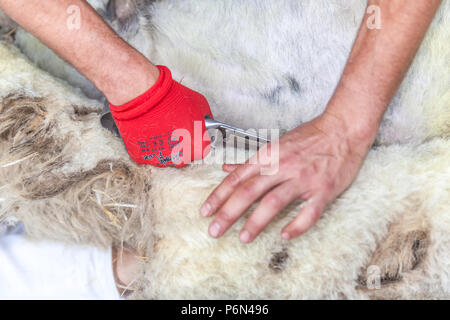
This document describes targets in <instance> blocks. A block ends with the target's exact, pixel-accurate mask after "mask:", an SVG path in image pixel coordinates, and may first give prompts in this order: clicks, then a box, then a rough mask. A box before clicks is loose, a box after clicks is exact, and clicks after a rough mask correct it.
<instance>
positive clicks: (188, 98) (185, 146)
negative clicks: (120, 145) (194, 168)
mask: <svg viewBox="0 0 450 320" xmlns="http://www.w3.org/2000/svg"><path fill="white" fill-rule="evenodd" d="M158 68H159V70H160V76H159V79H158V81H157V82H156V83H155V85H154V86H153V87H151V88H150V89H149V90H148V91H147V92H145V93H144V94H142V95H141V96H139V97H137V98H136V99H134V100H132V101H130V102H128V103H126V104H124V105H122V106H114V105H111V104H110V110H111V114H112V116H113V117H114V120H115V122H116V125H117V127H118V128H119V131H120V134H121V136H122V139H123V141H124V143H125V146H126V148H127V151H128V154H129V155H130V157H131V159H133V160H134V161H135V162H136V163H139V164H150V165H154V166H158V167H169V166H171V167H173V166H175V167H183V166H185V165H186V164H187V163H189V162H192V161H194V160H199V159H202V158H203V157H204V156H206V155H207V154H208V152H209V148H210V140H209V136H208V133H207V132H206V127H205V116H206V115H207V116H209V117H211V118H212V113H211V110H210V108H209V104H208V101H206V99H205V97H203V96H202V95H201V94H199V93H198V92H195V91H193V90H191V89H189V88H187V87H185V86H183V85H181V84H180V83H178V82H176V81H174V80H173V79H172V74H171V73H170V70H169V69H168V68H167V67H164V66H158Z"/></svg>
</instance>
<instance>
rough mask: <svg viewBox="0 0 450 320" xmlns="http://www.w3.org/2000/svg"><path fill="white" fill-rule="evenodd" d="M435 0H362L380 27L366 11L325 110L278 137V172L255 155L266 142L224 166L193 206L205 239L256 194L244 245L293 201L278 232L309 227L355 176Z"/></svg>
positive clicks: (292, 233)
mask: <svg viewBox="0 0 450 320" xmlns="http://www.w3.org/2000/svg"><path fill="white" fill-rule="evenodd" d="M440 4H441V0H415V1H407V0H369V1H368V6H372V5H376V6H378V8H379V10H380V12H381V21H382V24H381V29H373V28H368V26H369V25H371V24H370V23H371V22H372V21H371V20H369V21H368V19H369V17H370V15H369V14H368V15H366V16H365V18H364V20H363V22H362V24H361V27H360V30H359V33H358V36H357V38H356V40H355V43H354V46H353V48H352V51H351V54H350V57H349V59H348V62H347V64H346V67H345V69H344V72H343V75H342V77H341V80H340V82H339V84H338V86H337V88H336V90H335V92H334V94H333V96H332V98H331V99H330V101H329V102H328V105H327V107H326V109H325V112H324V113H323V114H322V115H321V116H319V117H317V118H315V119H314V120H312V121H310V122H308V123H305V124H302V125H300V126H299V127H297V128H295V129H293V130H292V131H290V132H288V133H287V134H285V135H284V136H282V137H281V138H280V139H279V141H277V142H278V143H279V156H278V157H277V158H276V159H277V161H279V163H278V166H279V169H278V170H277V172H276V173H275V174H272V175H263V174H262V171H261V169H262V168H264V167H265V166H267V163H263V162H259V163H258V162H257V161H255V160H254V159H255V157H256V156H258V155H259V156H262V155H264V154H269V155H270V152H272V148H271V147H272V144H273V143H272V144H268V145H266V146H265V147H263V148H261V149H260V151H259V152H258V153H257V155H256V156H255V157H253V159H250V160H249V161H247V162H246V163H245V164H240V165H224V166H223V170H225V171H226V172H229V175H228V176H227V177H226V178H225V179H224V180H223V181H222V183H221V184H220V185H219V186H218V187H217V188H216V189H215V190H214V191H213V192H212V193H211V194H210V196H209V197H208V198H207V199H206V201H205V203H204V204H203V206H202V207H201V209H200V212H201V213H202V215H204V216H206V217H210V216H213V215H215V217H214V219H213V220H212V222H211V223H210V225H209V234H210V235H211V236H212V237H214V238H218V237H220V236H222V235H223V234H224V233H225V232H226V231H227V230H228V229H229V228H230V227H231V226H232V225H233V224H234V223H235V222H236V221H237V220H238V219H239V218H240V217H241V216H242V215H243V214H244V213H245V211H246V210H247V209H248V208H249V207H250V206H251V205H252V204H253V203H254V202H256V201H257V200H261V201H260V203H259V205H258V206H257V208H256V209H255V211H254V212H253V213H252V214H251V215H250V217H249V218H248V220H247V221H246V223H245V225H244V227H243V229H242V230H241V232H240V235H239V237H240V240H241V241H242V242H244V243H248V242H251V241H253V240H254V239H255V238H256V237H257V236H258V234H259V233H260V232H261V231H262V230H263V229H264V228H265V227H266V226H267V225H268V224H269V223H270V221H271V220H272V219H273V218H274V217H275V216H276V215H277V214H278V213H280V212H281V211H282V209H283V208H285V207H286V206H287V205H288V204H289V203H291V202H292V201H294V200H297V199H300V200H304V201H306V203H305V206H304V207H303V208H302V209H301V210H300V212H299V214H298V215H297V217H296V218H294V219H293V220H292V221H291V222H290V223H289V224H288V225H287V226H285V227H284V228H283V229H282V230H281V236H282V238H283V239H286V240H288V239H293V238H295V237H298V236H299V235H301V234H303V233H305V232H306V231H307V230H308V229H309V228H311V227H312V226H313V225H314V223H315V222H316V221H317V220H318V219H319V217H320V215H321V214H322V212H323V211H324V209H325V208H326V206H327V205H328V204H330V203H331V202H332V201H334V200H335V199H336V198H337V197H338V196H339V195H340V194H341V193H342V192H344V191H345V190H346V189H347V188H348V187H349V186H350V185H351V183H352V182H353V180H354V179H355V178H356V176H357V174H358V172H359V170H360V168H361V166H362V164H363V161H364V159H365V157H366V155H367V153H368V151H369V149H370V147H371V145H372V143H373V142H374V140H375V137H376V133H377V131H378V128H379V125H380V122H381V119H382V116H383V114H384V112H385V110H386V109H387V107H388V104H389V102H390V101H391V100H392V98H393V97H394V95H395V93H396V92H397V90H398V88H399V86H400V84H401V82H402V80H403V78H404V76H405V74H406V72H407V70H408V69H409V66H410V65H411V62H412V61H413V59H414V56H415V54H416V52H417V50H418V48H419V46H420V44H421V42H422V40H423V38H424V35H425V33H426V31H427V29H428V27H429V25H430V23H431V21H432V20H433V17H434V15H435V13H436V11H437V9H438V8H439V5H440ZM368 23H369V24H368ZM275 149H276V148H273V150H275ZM262 158H264V157H262ZM266 158H267V157H266ZM272 165H273V163H272ZM269 167H270V165H269Z"/></svg>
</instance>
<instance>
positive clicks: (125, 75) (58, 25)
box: [0, 0, 159, 106]
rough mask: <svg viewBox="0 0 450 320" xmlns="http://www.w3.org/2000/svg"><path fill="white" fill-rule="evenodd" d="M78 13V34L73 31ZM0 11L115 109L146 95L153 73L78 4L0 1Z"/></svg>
mask: <svg viewBox="0 0 450 320" xmlns="http://www.w3.org/2000/svg"><path fill="white" fill-rule="evenodd" d="M71 6H72V8H73V6H76V7H78V8H79V10H80V11H79V13H80V14H79V22H80V23H79V29H78V28H73V24H72V23H73V22H74V20H73V19H74V14H75V11H70V10H69V8H70V7H71ZM0 8H1V9H2V10H3V11H4V12H5V13H6V14H7V15H9V16H10V17H11V18H12V19H13V20H15V21H16V22H17V23H18V24H20V25H21V26H22V27H23V28H25V29H26V30H27V31H28V32H30V33H32V34H33V35H34V36H35V37H37V38H38V39H39V40H41V41H42V42H43V43H44V44H46V45H47V46H48V47H50V48H52V49H53V51H55V52H56V53H57V54H58V55H59V56H60V57H61V58H63V59H64V60H66V61H67V62H69V63H70V64H71V65H73V66H74V67H75V68H76V69H77V70H78V71H80V72H81V73H82V74H83V75H85V76H86V78H88V79H89V80H90V81H92V82H93V83H94V84H95V86H96V87H97V88H98V89H99V90H100V91H101V92H103V94H104V95H105V96H106V98H107V99H108V101H109V102H110V103H112V104H113V105H117V106H120V105H122V104H125V103H127V102H129V101H131V100H132V99H134V98H136V97H137V96H139V95H141V94H142V93H144V92H145V91H147V90H148V89H149V88H150V87H151V86H152V85H153V84H154V83H155V82H156V80H157V79H158V76H159V70H158V68H157V67H156V66H154V65H153V64H152V63H151V62H150V61H149V60H148V59H147V58H145V57H144V56H143V55H142V54H140V53H139V52H138V51H137V50H135V49H134V48H133V47H131V46H130V45H129V44H127V43H126V42H125V41H123V40H122V39H121V38H120V37H119V36H118V35H117V34H116V33H115V32H114V30H112V29H111V28H110V27H109V26H108V25H107V24H106V23H105V22H104V21H103V20H102V18H101V17H100V16H99V15H98V14H97V12H96V11H95V10H94V9H93V8H92V7H91V6H90V5H89V4H88V3H87V2H86V1H82V0H46V1H42V0H14V1H11V0H0Z"/></svg>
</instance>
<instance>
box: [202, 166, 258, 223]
mask: <svg viewBox="0 0 450 320" xmlns="http://www.w3.org/2000/svg"><path fill="white" fill-rule="evenodd" d="M258 172H259V166H257V165H253V164H243V165H242V166H240V167H239V168H237V169H236V170H234V171H232V172H231V173H230V174H229V175H228V176H227V177H226V178H225V179H224V180H223V181H222V183H220V184H219V186H217V187H216V188H215V189H214V191H213V192H212V193H211V194H210V195H209V196H208V198H207V199H206V201H205V202H204V203H203V205H202V207H201V208H200V213H201V214H202V215H203V216H205V217H209V216H211V215H213V214H214V213H215V212H216V211H217V210H218V209H219V208H220V207H221V206H222V205H223V204H224V203H225V201H226V200H227V199H228V198H229V197H230V195H231V194H232V193H233V191H235V190H236V187H237V186H238V185H239V184H240V183H242V182H244V181H246V180H247V179H250V178H251V177H253V176H255V175H257V174H258Z"/></svg>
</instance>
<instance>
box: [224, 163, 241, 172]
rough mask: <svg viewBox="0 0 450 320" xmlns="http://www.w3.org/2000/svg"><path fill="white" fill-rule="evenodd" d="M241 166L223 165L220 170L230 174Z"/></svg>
mask: <svg viewBox="0 0 450 320" xmlns="http://www.w3.org/2000/svg"><path fill="white" fill-rule="evenodd" d="M242 165H243V164H224V165H223V166H222V170H223V171H225V172H231V171H233V170H235V169H237V168H239V166H242Z"/></svg>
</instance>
